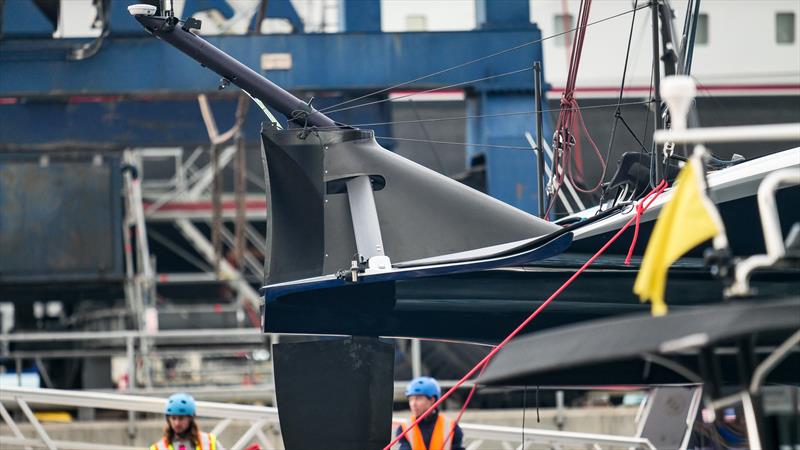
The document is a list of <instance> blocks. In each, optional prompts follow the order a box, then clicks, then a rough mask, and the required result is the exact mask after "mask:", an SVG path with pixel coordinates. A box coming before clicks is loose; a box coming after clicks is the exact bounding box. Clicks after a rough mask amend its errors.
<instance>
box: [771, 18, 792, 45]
mask: <svg viewBox="0 0 800 450" xmlns="http://www.w3.org/2000/svg"><path fill="white" fill-rule="evenodd" d="M775 42H777V43H778V44H794V13H793V12H779V13H777V14H775Z"/></svg>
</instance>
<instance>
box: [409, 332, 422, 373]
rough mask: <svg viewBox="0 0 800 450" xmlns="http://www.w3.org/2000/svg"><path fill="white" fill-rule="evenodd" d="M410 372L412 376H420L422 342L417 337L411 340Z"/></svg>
mask: <svg viewBox="0 0 800 450" xmlns="http://www.w3.org/2000/svg"><path fill="white" fill-rule="evenodd" d="M411 374H412V376H413V378H417V377H419V376H422V344H421V342H420V340H419V339H412V340H411Z"/></svg>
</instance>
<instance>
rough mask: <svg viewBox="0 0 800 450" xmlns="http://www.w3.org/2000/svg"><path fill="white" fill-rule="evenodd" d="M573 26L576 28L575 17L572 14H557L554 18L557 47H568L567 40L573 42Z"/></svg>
mask: <svg viewBox="0 0 800 450" xmlns="http://www.w3.org/2000/svg"><path fill="white" fill-rule="evenodd" d="M573 28H575V18H574V17H573V16H572V14H556V16H555V18H554V19H553V30H554V32H553V34H555V35H557V36H556V39H555V40H556V47H566V46H567V42H570V43H571V42H572V34H573V33H574V31H571V30H572V29H573ZM565 31H566V33H564V32H565ZM562 33H563V34H562Z"/></svg>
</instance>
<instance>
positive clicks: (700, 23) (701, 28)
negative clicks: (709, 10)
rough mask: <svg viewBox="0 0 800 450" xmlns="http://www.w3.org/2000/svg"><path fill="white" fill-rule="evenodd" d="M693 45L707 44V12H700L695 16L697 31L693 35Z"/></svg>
mask: <svg viewBox="0 0 800 450" xmlns="http://www.w3.org/2000/svg"><path fill="white" fill-rule="evenodd" d="M694 44H695V45H708V14H705V13H700V15H698V16H697V33H696V34H695V36H694Z"/></svg>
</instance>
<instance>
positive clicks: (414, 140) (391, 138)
mask: <svg viewBox="0 0 800 450" xmlns="http://www.w3.org/2000/svg"><path fill="white" fill-rule="evenodd" d="M375 139H386V140H389V141H409V142H425V143H432V144H444V145H460V146H466V147H486V148H505V149H512V150H526V151H530V150H531V148H530V147H525V146H522V145H500V144H470V143H468V142H452V141H435V140H428V139H412V138H399V137H393V136H375Z"/></svg>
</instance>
